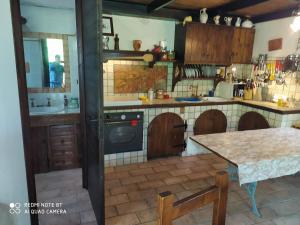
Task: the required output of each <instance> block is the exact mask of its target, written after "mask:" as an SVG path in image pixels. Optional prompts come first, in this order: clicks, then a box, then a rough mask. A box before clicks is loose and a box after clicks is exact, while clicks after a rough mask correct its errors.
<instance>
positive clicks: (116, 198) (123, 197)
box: [105, 194, 129, 206]
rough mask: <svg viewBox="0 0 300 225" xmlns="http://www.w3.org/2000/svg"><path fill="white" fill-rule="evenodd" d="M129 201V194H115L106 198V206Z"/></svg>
mask: <svg viewBox="0 0 300 225" xmlns="http://www.w3.org/2000/svg"><path fill="white" fill-rule="evenodd" d="M128 201H129V199H128V196H127V194H119V195H113V196H110V197H107V198H105V206H113V205H119V204H121V203H125V202H128Z"/></svg>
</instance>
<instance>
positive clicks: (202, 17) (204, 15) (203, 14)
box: [200, 8, 208, 23]
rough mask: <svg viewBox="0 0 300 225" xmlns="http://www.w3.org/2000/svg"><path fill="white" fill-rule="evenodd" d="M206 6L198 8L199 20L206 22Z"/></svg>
mask: <svg viewBox="0 0 300 225" xmlns="http://www.w3.org/2000/svg"><path fill="white" fill-rule="evenodd" d="M206 10H207V8H203V9H201V10H200V22H201V23H207V20H208V14H207V13H206Z"/></svg>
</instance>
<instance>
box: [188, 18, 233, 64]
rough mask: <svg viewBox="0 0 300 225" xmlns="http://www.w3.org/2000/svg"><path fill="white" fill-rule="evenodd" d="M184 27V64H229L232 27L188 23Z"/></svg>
mask: <svg viewBox="0 0 300 225" xmlns="http://www.w3.org/2000/svg"><path fill="white" fill-rule="evenodd" d="M186 29H187V30H186V40H185V41H186V42H185V61H184V63H185V64H218V65H229V64H230V62H231V59H230V56H231V43H232V35H233V28H231V27H227V26H215V25H208V24H201V23H189V24H188V25H187V28H186Z"/></svg>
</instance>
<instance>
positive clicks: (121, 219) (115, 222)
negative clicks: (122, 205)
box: [105, 213, 140, 225]
mask: <svg viewBox="0 0 300 225" xmlns="http://www.w3.org/2000/svg"><path fill="white" fill-rule="evenodd" d="M137 224H140V221H139V219H138V217H137V216H136V214H134V213H132V214H127V215H123V216H116V217H113V218H109V219H106V220H105V225H137Z"/></svg>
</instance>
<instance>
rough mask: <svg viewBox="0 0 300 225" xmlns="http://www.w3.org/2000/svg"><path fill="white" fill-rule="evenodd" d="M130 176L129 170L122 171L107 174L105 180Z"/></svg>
mask: <svg viewBox="0 0 300 225" xmlns="http://www.w3.org/2000/svg"><path fill="white" fill-rule="evenodd" d="M127 177H130V175H129V173H128V171H120V172H117V173H109V174H105V180H106V181H108V180H114V179H120V178H127Z"/></svg>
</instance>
